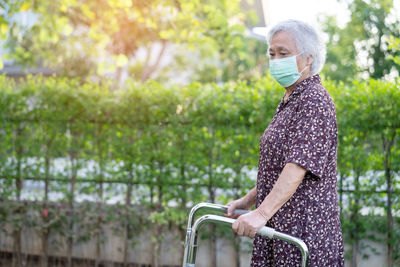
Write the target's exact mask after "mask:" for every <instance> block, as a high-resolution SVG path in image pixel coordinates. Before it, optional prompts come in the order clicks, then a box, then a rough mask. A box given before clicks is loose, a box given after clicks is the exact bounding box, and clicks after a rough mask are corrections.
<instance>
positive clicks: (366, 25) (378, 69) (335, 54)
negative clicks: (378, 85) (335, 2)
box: [322, 0, 400, 81]
mask: <svg viewBox="0 0 400 267" xmlns="http://www.w3.org/2000/svg"><path fill="white" fill-rule="evenodd" d="M348 8H349V10H350V12H351V16H350V21H349V22H348V23H347V24H346V25H345V27H344V28H343V29H342V28H340V27H338V26H337V23H336V20H335V18H334V17H326V18H325V19H324V20H323V22H322V23H323V25H324V26H323V29H324V31H326V32H327V33H328V35H329V41H328V47H327V64H326V65H325V68H324V72H325V73H326V75H327V76H328V77H331V78H332V79H335V80H343V81H345V80H348V79H352V78H354V77H358V76H359V74H363V76H362V77H364V78H365V77H366V76H367V75H368V76H370V77H372V78H374V79H380V78H384V77H385V75H388V74H390V73H391V72H394V73H397V75H399V73H400V66H399V65H396V64H395V63H394V62H393V61H391V60H390V58H389V55H393V53H394V52H393V50H392V49H389V48H388V40H389V38H390V36H394V37H397V38H398V37H399V34H400V33H399V30H398V29H399V27H400V20H399V18H397V17H396V15H395V14H394V12H393V1H392V0H353V1H350V2H348Z"/></svg>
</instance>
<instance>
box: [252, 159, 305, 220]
mask: <svg viewBox="0 0 400 267" xmlns="http://www.w3.org/2000/svg"><path fill="white" fill-rule="evenodd" d="M305 174H306V170H305V169H304V168H303V167H300V166H299V165H297V164H294V163H288V164H286V165H285V167H284V168H283V170H282V172H281V175H280V176H279V178H278V180H277V181H276V183H275V184H274V187H273V188H272V190H271V192H270V193H269V194H268V195H267V196H266V197H265V199H264V201H263V202H262V203H261V205H260V206H259V207H258V208H257V209H258V210H259V212H260V213H261V214H262V215H263V216H264V217H265V218H266V219H267V220H269V219H270V218H271V217H272V216H273V215H274V214H275V213H276V212H277V211H278V210H279V209H280V208H281V207H282V206H283V204H285V203H286V201H288V200H289V199H290V198H291V197H292V196H293V194H294V193H295V192H296V190H297V188H298V187H299V185H300V183H301V181H303V178H304V176H305Z"/></svg>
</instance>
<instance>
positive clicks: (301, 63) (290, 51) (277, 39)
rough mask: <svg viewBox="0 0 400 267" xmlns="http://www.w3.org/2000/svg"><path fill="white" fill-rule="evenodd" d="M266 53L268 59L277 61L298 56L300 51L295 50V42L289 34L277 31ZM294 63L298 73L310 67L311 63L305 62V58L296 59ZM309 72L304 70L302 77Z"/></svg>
mask: <svg viewBox="0 0 400 267" xmlns="http://www.w3.org/2000/svg"><path fill="white" fill-rule="evenodd" d="M268 53H269V58H270V59H278V58H284V57H291V56H295V55H298V54H299V53H300V51H299V50H298V49H297V46H296V41H295V39H294V38H293V36H292V35H291V34H290V33H288V32H285V31H279V32H277V33H275V35H274V36H273V37H272V39H271V43H270V47H269V50H268ZM296 61H297V69H298V70H299V71H301V70H303V69H304V68H305V67H306V66H309V65H311V62H312V61H311V62H309V61H310V60H307V57H304V56H298V57H296ZM309 72H310V68H308V69H306V70H304V72H303V75H304V74H306V75H304V76H307V75H308V74H309ZM303 75H302V76H303Z"/></svg>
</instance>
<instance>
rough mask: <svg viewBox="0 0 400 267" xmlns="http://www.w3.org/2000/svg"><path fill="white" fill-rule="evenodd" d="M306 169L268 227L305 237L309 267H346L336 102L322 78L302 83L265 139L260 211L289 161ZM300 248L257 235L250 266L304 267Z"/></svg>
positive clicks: (280, 107)
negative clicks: (308, 254)
mask: <svg viewBox="0 0 400 267" xmlns="http://www.w3.org/2000/svg"><path fill="white" fill-rule="evenodd" d="M289 162H291V163H296V164H298V165H300V166H302V167H303V168H305V169H306V170H307V173H306V176H305V178H304V179H303V181H302V183H301V184H300V186H299V187H298V188H297V190H296V192H295V194H294V195H293V196H292V197H291V198H290V199H289V201H288V202H286V203H285V204H284V205H283V206H282V207H281V208H280V209H279V210H278V212H277V213H276V214H275V215H274V216H273V217H272V218H271V219H270V220H269V221H268V223H267V226H269V227H273V228H275V229H276V230H277V231H280V232H284V233H287V234H290V235H293V236H296V237H299V238H300V239H302V240H303V241H304V242H305V243H306V244H307V246H308V249H309V252H310V260H309V266H310V267H312V266H330V267H332V266H343V265H344V257H343V240H342V232H341V225H340V218H339V207H338V197H337V191H336V182H337V176H336V175H337V174H336V162H337V124H336V112H335V107H334V104H333V101H332V98H331V97H330V95H329V94H328V92H327V91H326V90H325V88H324V87H322V85H321V79H320V77H319V75H314V76H312V77H309V78H307V79H305V80H303V81H302V82H301V83H299V84H298V85H297V86H296V88H295V89H294V90H293V92H292V94H291V95H290V96H289V98H288V99H287V101H286V102H284V101H283V99H282V101H281V103H280V104H279V105H278V108H277V110H276V113H275V116H274V118H273V119H272V121H271V123H270V124H269V125H268V127H267V129H266V130H265V132H264V133H263V135H262V136H261V138H260V158H259V167H258V176H257V203H256V206H257V207H258V206H259V205H260V204H261V203H262V201H263V200H264V198H265V197H266V196H267V195H268V193H269V192H270V191H271V189H272V187H273V185H274V183H275V182H276V180H277V179H278V177H279V175H280V173H281V172H282V169H283V167H284V166H285V165H286V163H289ZM300 264H301V254H300V251H299V249H298V248H297V247H296V246H294V245H292V244H289V243H287V242H284V241H280V240H276V239H273V240H271V239H268V238H267V237H263V236H259V235H256V237H255V239H254V243H253V256H252V261H251V266H254V267H255V266H291V267H292V266H300Z"/></svg>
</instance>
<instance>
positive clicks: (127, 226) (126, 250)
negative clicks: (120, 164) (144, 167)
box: [123, 171, 132, 267]
mask: <svg viewBox="0 0 400 267" xmlns="http://www.w3.org/2000/svg"><path fill="white" fill-rule="evenodd" d="M129 178H130V179H129V183H128V189H127V192H126V199H125V215H126V219H125V221H126V223H125V235H124V265H123V266H124V267H128V265H129V262H128V261H129V238H130V236H131V226H130V223H129V217H130V215H129V211H130V207H131V199H132V183H131V181H132V171H130V177H129Z"/></svg>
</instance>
